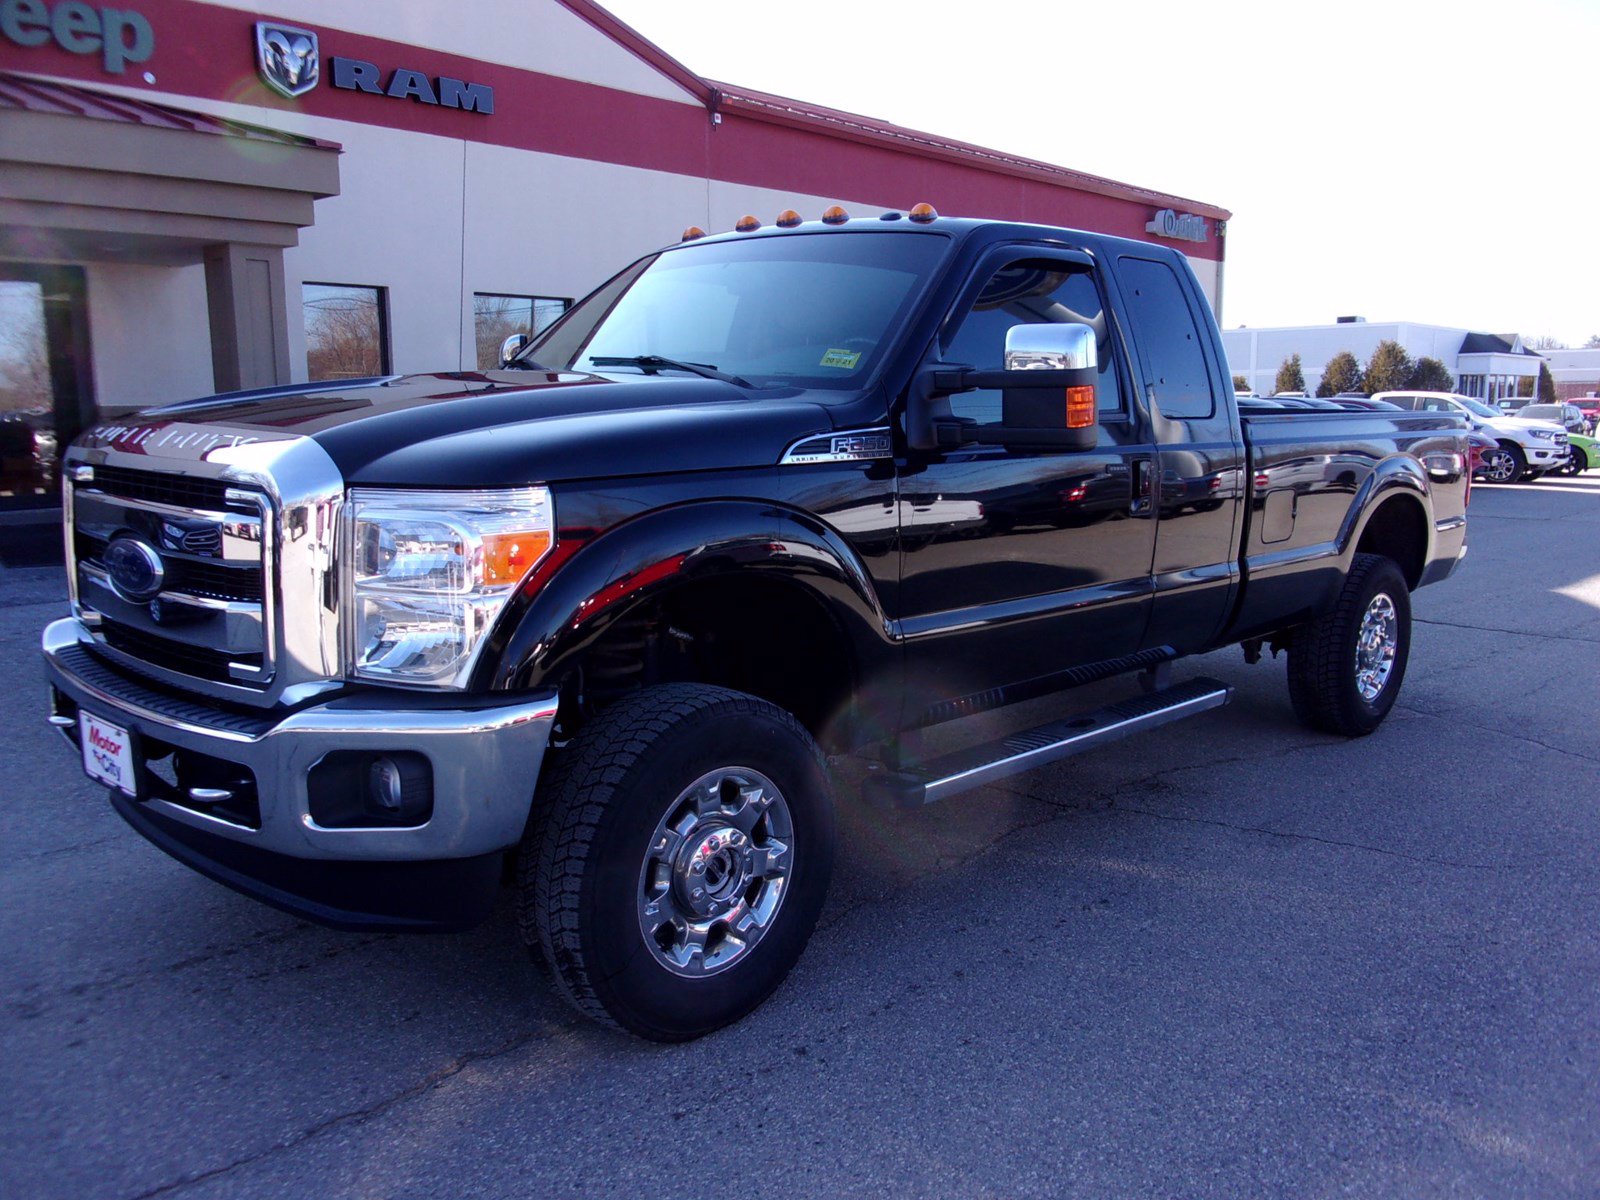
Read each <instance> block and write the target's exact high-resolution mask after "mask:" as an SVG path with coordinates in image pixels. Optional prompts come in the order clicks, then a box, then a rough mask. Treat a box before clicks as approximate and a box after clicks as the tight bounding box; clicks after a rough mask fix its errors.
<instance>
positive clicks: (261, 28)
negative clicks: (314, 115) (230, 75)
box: [256, 21, 321, 100]
mask: <svg viewBox="0 0 1600 1200" xmlns="http://www.w3.org/2000/svg"><path fill="white" fill-rule="evenodd" d="M256 69H257V70H259V71H260V72H261V78H262V79H264V80H266V83H267V86H268V87H270V88H271V89H272V90H273V91H275V92H277V93H278V94H279V95H282V96H287V97H289V99H291V100H293V99H294V98H295V97H296V96H304V95H305V94H306V93H307V92H309V91H310V90H311V89H312V88H314V87H316V86H317V76H318V75H319V74H320V71H321V64H320V63H319V62H318V60H317V35H316V34H314V33H312V32H311V30H309V29H296V28H295V27H294V26H293V25H279V24H278V23H277V22H275V21H257V22H256Z"/></svg>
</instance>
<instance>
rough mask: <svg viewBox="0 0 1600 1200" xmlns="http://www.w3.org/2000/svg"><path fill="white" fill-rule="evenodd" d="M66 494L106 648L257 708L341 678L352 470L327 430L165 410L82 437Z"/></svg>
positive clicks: (67, 474)
mask: <svg viewBox="0 0 1600 1200" xmlns="http://www.w3.org/2000/svg"><path fill="white" fill-rule="evenodd" d="M63 490H64V495H63V499H64V511H65V515H66V520H67V531H66V532H67V539H66V540H67V551H68V555H69V562H68V564H67V565H68V579H69V583H70V585H71V591H72V601H73V605H74V611H75V612H76V614H77V616H78V618H79V619H80V621H81V622H82V623H83V625H84V626H85V628H86V629H87V630H88V632H89V633H90V634H91V635H92V636H93V639H94V647H95V649H96V651H97V652H98V653H99V654H101V655H102V657H104V658H106V659H108V660H110V661H111V662H113V663H115V664H119V665H121V666H123V667H125V668H128V669H130V670H133V671H135V672H138V673H140V674H143V675H145V676H147V677H149V678H152V679H155V680H157V681H159V682H161V683H165V684H168V685H172V686H177V687H181V688H184V689H186V690H188V691H191V692H198V693H202V694H205V695H209V696H213V697H217V698H220V699H225V700H230V701H235V702H239V703H243V704H246V705H251V706H268V705H273V704H278V703H296V702H299V701H301V700H304V699H307V698H309V697H312V696H315V695H319V694H322V693H323V692H326V691H329V690H331V689H334V688H337V687H339V686H341V676H342V661H341V656H340V653H339V623H338V616H339V595H340V588H339V585H338V578H339V574H338V557H339V529H340V513H341V511H342V506H343V501H344V482H343V480H342V478H341V477H340V475H339V471H338V469H337V467H336V466H335V465H334V463H333V462H332V460H331V459H330V458H329V457H328V455H327V453H326V452H325V451H323V449H322V448H321V447H320V446H319V445H318V444H317V443H316V442H315V441H313V440H311V439H310V438H305V437H298V436H294V435H284V434H279V433H274V432H256V433H252V432H248V431H239V432H234V431H229V430H221V429H218V428H217V427H215V426H210V425H205V424H195V423H190V422H185V421H181V420H173V419H171V418H169V417H167V416H166V415H165V414H164V413H162V411H161V410H154V411H152V412H150V413H148V414H146V415H145V416H144V417H143V418H142V419H141V420H140V421H139V422H137V423H134V424H129V425H117V426H101V427H99V428H96V429H93V430H90V431H89V432H88V433H86V434H85V435H84V436H83V437H82V438H80V439H79V441H78V442H77V443H76V444H75V445H74V446H73V447H72V448H71V449H70V450H69V451H68V453H67V454H66V456H65V462H64V470H63Z"/></svg>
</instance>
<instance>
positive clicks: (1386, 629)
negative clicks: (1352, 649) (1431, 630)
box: [1356, 592, 1400, 704]
mask: <svg viewBox="0 0 1600 1200" xmlns="http://www.w3.org/2000/svg"><path fill="white" fill-rule="evenodd" d="M1399 649H1400V618H1399V616H1398V615H1397V614H1396V612H1395V607H1394V601H1393V600H1392V599H1390V597H1389V593H1388V592H1379V593H1378V594H1377V595H1376V596H1374V597H1373V598H1372V603H1371V604H1368V605H1367V611H1366V613H1365V614H1364V615H1363V616H1362V618H1361V632H1360V634H1359V635H1358V636H1357V638H1356V691H1358V692H1360V693H1361V698H1362V699H1363V700H1365V701H1366V702H1367V703H1368V704H1371V703H1372V702H1373V701H1374V700H1376V699H1377V698H1378V696H1379V694H1380V693H1381V692H1382V691H1383V689H1384V688H1385V687H1387V686H1388V683H1389V676H1390V675H1391V674H1392V673H1393V672H1394V660H1395V655H1396V654H1397V653H1398V652H1399Z"/></svg>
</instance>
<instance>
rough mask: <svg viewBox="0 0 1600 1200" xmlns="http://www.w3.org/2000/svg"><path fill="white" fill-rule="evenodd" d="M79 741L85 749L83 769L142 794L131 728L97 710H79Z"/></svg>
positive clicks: (132, 793) (98, 777)
mask: <svg viewBox="0 0 1600 1200" xmlns="http://www.w3.org/2000/svg"><path fill="white" fill-rule="evenodd" d="M78 744H79V745H80V746H81V747H82V748H83V769H84V770H85V771H87V772H88V773H89V777H90V778H91V779H98V780H99V781H100V782H101V783H103V784H106V785H108V786H110V787H114V788H116V789H118V790H119V791H123V792H126V793H127V794H128V795H130V796H137V795H138V791H139V789H138V783H137V780H136V777H135V775H134V768H133V739H132V738H130V737H129V736H128V731H127V730H126V729H124V728H122V727H121V726H120V725H113V724H112V723H111V722H110V721H102V720H101V719H100V718H99V717H97V716H95V715H94V714H93V713H87V712H83V711H81V710H80V711H79V713H78Z"/></svg>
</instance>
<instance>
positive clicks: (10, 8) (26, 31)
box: [0, 0, 156, 75]
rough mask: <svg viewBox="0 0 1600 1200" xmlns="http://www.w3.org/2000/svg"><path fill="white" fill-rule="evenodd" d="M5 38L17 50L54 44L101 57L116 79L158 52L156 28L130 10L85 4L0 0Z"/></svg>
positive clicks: (76, 0) (80, 1) (74, 0)
mask: <svg viewBox="0 0 1600 1200" xmlns="http://www.w3.org/2000/svg"><path fill="white" fill-rule="evenodd" d="M0 34H3V35H4V36H5V37H6V39H7V40H8V41H10V42H12V43H13V44H15V45H18V46H24V47H29V48H32V47H34V46H42V45H44V44H45V43H46V42H51V41H53V42H55V44H56V45H57V46H59V47H60V48H61V49H63V50H65V51H66V52H67V53H68V54H98V55H99V56H100V63H101V65H102V66H103V67H105V69H106V71H107V73H109V74H111V75H121V74H122V72H123V69H124V68H125V67H126V66H127V65H128V64H129V63H142V62H144V60H145V59H147V58H149V57H150V54H151V52H152V51H153V50H154V49H155V48H156V34H155V30H153V29H152V28H150V22H149V21H147V20H145V18H144V16H143V15H142V14H140V13H136V12H134V11H132V10H131V9H123V8H95V7H94V5H92V4H85V3H83V0H63V2H62V3H60V4H57V5H54V6H51V5H50V4H47V3H46V2H45V0H0Z"/></svg>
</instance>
